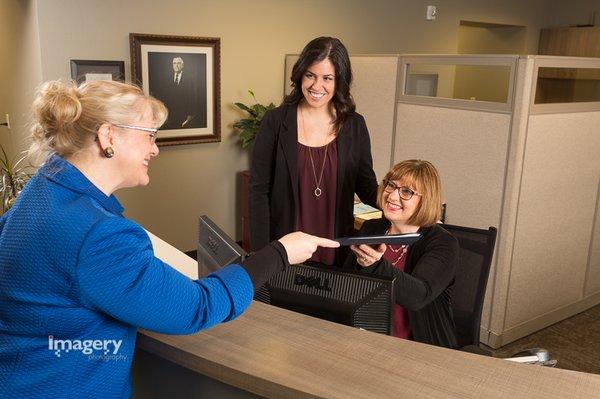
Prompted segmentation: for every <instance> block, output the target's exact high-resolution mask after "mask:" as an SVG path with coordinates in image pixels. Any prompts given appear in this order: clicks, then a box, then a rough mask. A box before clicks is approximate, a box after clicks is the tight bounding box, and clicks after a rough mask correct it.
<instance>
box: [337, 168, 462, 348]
mask: <svg viewBox="0 0 600 399" xmlns="http://www.w3.org/2000/svg"><path fill="white" fill-rule="evenodd" d="M441 193H442V187H441V183H440V178H439V175H438V172H437V170H436V169H435V167H434V166H433V165H432V164H431V163H430V162H428V161H421V160H408V161H403V162H400V163H399V164H397V165H395V166H394V167H392V169H390V171H389V172H388V173H387V175H386V176H385V179H384V180H383V184H382V185H381V186H380V188H379V193H378V202H379V205H380V207H381V209H382V210H383V216H384V217H383V218H382V219H375V220H367V221H366V222H365V223H364V224H363V226H362V228H361V230H360V232H359V233H358V235H359V236H369V235H383V234H386V235H387V234H406V233H416V232H420V233H421V238H420V239H419V240H418V241H417V242H415V243H414V244H412V245H410V246H397V245H385V244H380V245H379V246H377V247H375V248H374V247H372V246H370V245H365V244H363V245H359V246H354V245H353V246H351V247H350V248H351V249H352V253H350V255H349V256H348V258H347V259H346V263H345V267H346V268H352V269H354V270H360V271H361V273H364V274H375V275H381V276H390V277H392V276H393V277H395V278H396V280H395V284H394V295H395V298H396V305H395V306H394V326H393V327H394V332H393V334H394V336H396V337H400V338H405V339H413V340H415V341H419V342H423V343H426V344H432V345H438V346H444V347H448V348H456V346H457V343H456V334H455V329H454V321H453V319H452V310H451V307H450V297H451V295H450V294H451V287H452V283H453V281H454V274H455V270H456V266H457V262H458V249H459V247H458V242H457V240H456V239H455V238H454V237H453V236H452V235H450V233H448V232H447V231H446V230H444V229H443V228H442V227H440V226H439V225H438V224H437V222H438V220H439V219H440V216H441V209H442V201H441Z"/></svg>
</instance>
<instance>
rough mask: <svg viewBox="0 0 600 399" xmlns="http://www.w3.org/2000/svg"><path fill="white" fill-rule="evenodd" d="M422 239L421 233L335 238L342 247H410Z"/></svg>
mask: <svg viewBox="0 0 600 399" xmlns="http://www.w3.org/2000/svg"><path fill="white" fill-rule="evenodd" d="M420 237H421V233H409V234H390V235H378V236H364V237H341V238H334V239H333V240H334V241H337V242H339V243H340V245H361V244H369V245H373V244H391V245H410V244H412V243H414V242H416V241H417V240H418V239H419V238H420Z"/></svg>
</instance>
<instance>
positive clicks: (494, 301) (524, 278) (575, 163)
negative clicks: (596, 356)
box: [394, 55, 600, 347]
mask: <svg viewBox="0 0 600 399" xmlns="http://www.w3.org/2000/svg"><path fill="white" fill-rule="evenodd" d="M499 67H505V68H509V69H510V71H508V70H506V69H505V70H502V69H500V68H499ZM449 68H453V69H454V75H453V76H452V74H449V73H448V72H447V71H448V70H449ZM400 70H401V73H400V75H399V76H400V78H399V90H398V101H399V103H398V106H397V113H396V131H395V147H394V161H399V160H402V159H406V158H425V159H429V160H431V161H433V162H434V163H435V164H436V165H437V166H438V167H439V169H440V173H441V175H442V179H443V183H444V197H445V201H446V203H447V214H446V218H447V222H448V223H451V224H459V225H467V226H474V227H487V226H490V225H493V226H498V227H499V237H498V244H497V246H496V256H495V259H494V262H493V265H492V271H491V274H490V282H489V284H488V292H487V296H486V302H485V306H484V315H483V318H482V333H481V337H482V342H484V343H486V344H488V345H490V346H492V347H499V346H502V345H504V344H506V343H508V342H511V341H514V340H515V339H518V338H520V337H523V336H525V335H527V334H530V333H532V332H534V331H537V330H539V329H541V328H543V327H546V326H548V325H550V324H553V323H555V322H557V321H560V320H562V319H564V318H566V317H569V316H571V315H573V314H575V313H578V312H580V311H582V310H585V309H587V308H589V307H590V306H593V305H595V304H598V303H600V231H599V228H598V224H599V222H598V220H597V219H598V207H599V204H598V201H599V200H598V196H599V191H598V190H599V183H600V157H599V156H598V154H600V129H599V126H600V59H583V58H572V57H545V56H544V57H542V56H522V57H518V56H426V55H420V56H401V61H400ZM412 71H418V73H417V74H419V75H433V74H435V73H436V71H443V73H441V74H438V77H437V79H438V81H440V80H441V81H444V80H446V81H448V80H452V83H451V84H450V83H446V84H445V87H446V88H448V87H451V88H453V91H452V90H448V89H446V90H441V93H440V92H438V93H435V92H434V91H432V90H429V91H427V90H425V91H423V92H420V93H419V92H415V90H414V87H415V84H414V82H412V81H414V80H415V79H417V80H418V79H420V77H419V76H417V77H416V78H415V77H412V76H411V73H412ZM430 80H432V79H431V78H430ZM440 86H443V84H442V85H440Z"/></svg>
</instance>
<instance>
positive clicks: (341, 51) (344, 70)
mask: <svg viewBox="0 0 600 399" xmlns="http://www.w3.org/2000/svg"><path fill="white" fill-rule="evenodd" d="M325 59H329V61H331V63H332V64H333V67H334V68H335V93H334V94H333V98H332V99H331V102H332V103H333V106H334V108H335V120H334V122H333V127H334V129H335V131H336V132H337V131H339V129H340V127H341V126H342V125H343V123H344V122H345V121H346V119H348V117H349V116H350V115H351V114H352V113H353V112H354V110H355V109H356V105H355V104H354V99H353V98H352V95H351V94H350V84H351V83H352V66H351V65H350V57H349V56H348V50H346V47H345V46H344V45H343V44H342V42H341V41H340V40H339V39H336V38H335V37H325V36H321V37H317V38H316V39H313V40H311V41H310V42H309V43H308V44H307V45H306V47H304V49H303V50H302V53H301V54H300V58H298V61H296V63H295V64H294V68H293V69H292V77H291V79H290V80H291V81H292V87H293V89H292V92H291V93H290V94H289V95H288V96H286V97H285V98H284V99H283V103H284V104H291V105H297V104H299V103H300V101H302V99H303V98H304V95H303V94H302V77H303V76H304V74H305V73H306V71H307V70H308V68H309V67H310V66H311V65H312V64H313V63H315V62H320V61H323V60H325Z"/></svg>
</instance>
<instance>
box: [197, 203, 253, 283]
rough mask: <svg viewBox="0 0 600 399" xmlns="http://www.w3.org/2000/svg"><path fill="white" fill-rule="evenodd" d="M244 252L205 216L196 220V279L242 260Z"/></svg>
mask: <svg viewBox="0 0 600 399" xmlns="http://www.w3.org/2000/svg"><path fill="white" fill-rule="evenodd" d="M245 256H246V251H244V250H243V249H242V248H241V247H240V246H239V245H238V244H237V243H236V242H235V241H233V240H232V239H231V237H229V236H228V235H227V234H225V232H223V230H221V229H220V228H219V226H217V225H216V224H215V223H214V222H213V221H212V220H210V218H209V217H208V216H206V215H202V216H200V218H199V220H198V277H203V276H206V275H208V274H210V273H212V272H214V271H215V270H218V269H220V268H221V267H223V266H226V265H229V264H230V263H239V262H241V261H242V260H244V257H245Z"/></svg>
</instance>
